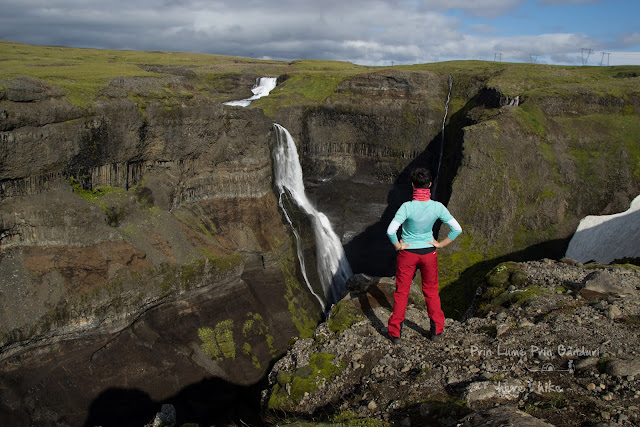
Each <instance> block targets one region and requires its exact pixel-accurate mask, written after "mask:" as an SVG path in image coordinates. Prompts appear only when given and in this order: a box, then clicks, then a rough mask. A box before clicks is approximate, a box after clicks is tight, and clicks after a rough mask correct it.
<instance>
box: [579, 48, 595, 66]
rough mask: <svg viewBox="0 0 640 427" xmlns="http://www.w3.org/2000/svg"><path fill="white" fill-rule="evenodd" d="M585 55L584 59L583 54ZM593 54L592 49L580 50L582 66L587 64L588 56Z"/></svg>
mask: <svg viewBox="0 0 640 427" xmlns="http://www.w3.org/2000/svg"><path fill="white" fill-rule="evenodd" d="M585 52H586V54H587V57H586V58H585V57H584V54H585ZM592 52H593V49H590V48H586V47H583V48H581V49H580V55H581V56H582V65H587V62H588V61H589V55H591V53H592Z"/></svg>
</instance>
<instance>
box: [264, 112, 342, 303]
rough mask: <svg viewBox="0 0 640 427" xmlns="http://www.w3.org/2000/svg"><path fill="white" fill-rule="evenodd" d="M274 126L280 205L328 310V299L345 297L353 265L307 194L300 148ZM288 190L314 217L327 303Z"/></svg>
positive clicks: (296, 202)
mask: <svg viewBox="0 0 640 427" xmlns="http://www.w3.org/2000/svg"><path fill="white" fill-rule="evenodd" d="M274 127H275V129H276V138H277V144H276V146H275V148H274V150H273V158H274V170H275V183H276V186H277V187H278V190H279V192H280V197H279V204H280V208H281V209H282V211H283V212H284V215H285V217H286V218H287V221H288V222H289V224H290V225H291V228H292V229H293V233H294V234H295V236H296V241H297V249H298V258H299V260H300V267H301V269H302V274H303V276H304V279H305V281H306V283H307V286H308V287H309V289H310V290H311V292H312V293H313V295H315V296H316V298H318V300H319V301H320V305H322V309H323V310H326V305H325V302H326V304H328V305H331V304H333V303H336V302H337V301H338V300H339V299H340V298H341V296H342V291H343V290H344V284H345V283H346V281H347V279H349V277H350V276H351V274H352V272H351V266H350V265H349V262H348V261H347V258H346V256H345V253H344V249H343V247H342V243H341V242H340V239H339V238H338V236H337V235H336V233H335V232H334V231H333V229H332V228H331V223H330V222H329V219H328V218H327V217H326V215H324V214H323V213H322V212H319V211H318V210H317V209H316V208H315V207H314V206H313V205H312V204H311V202H310V201H309V199H308V198H307V196H306V194H305V190H304V183H303V182H302V167H301V166H300V160H299V157H298V151H297V149H296V144H295V142H294V141H293V138H292V137H291V135H290V134H289V132H288V131H287V130H286V129H285V128H284V127H282V126H280V125H278V124H274ZM285 193H288V194H289V196H290V197H291V199H292V200H293V201H294V202H295V204H296V205H297V206H298V207H299V208H300V210H302V211H303V212H304V213H305V214H306V215H307V216H308V217H309V219H310V220H311V225H312V227H313V231H314V234H315V239H316V258H317V263H318V265H317V267H318V276H319V277H320V281H321V283H322V290H323V292H324V301H325V302H323V300H322V298H320V297H319V296H318V295H317V294H316V293H315V292H314V291H313V289H312V287H311V284H310V283H309V280H308V278H307V275H306V272H305V265H304V256H303V253H302V242H301V238H300V234H299V233H298V232H297V231H296V229H295V227H294V225H293V222H292V220H291V216H290V214H289V213H288V212H287V210H286V209H285V206H284V203H283V196H284V195H285Z"/></svg>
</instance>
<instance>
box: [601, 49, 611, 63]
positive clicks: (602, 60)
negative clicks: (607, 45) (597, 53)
mask: <svg viewBox="0 0 640 427" xmlns="http://www.w3.org/2000/svg"><path fill="white" fill-rule="evenodd" d="M605 55H607V67H608V66H609V55H611V52H602V59H600V66H601V67H602V65H603V63H604V56H605Z"/></svg>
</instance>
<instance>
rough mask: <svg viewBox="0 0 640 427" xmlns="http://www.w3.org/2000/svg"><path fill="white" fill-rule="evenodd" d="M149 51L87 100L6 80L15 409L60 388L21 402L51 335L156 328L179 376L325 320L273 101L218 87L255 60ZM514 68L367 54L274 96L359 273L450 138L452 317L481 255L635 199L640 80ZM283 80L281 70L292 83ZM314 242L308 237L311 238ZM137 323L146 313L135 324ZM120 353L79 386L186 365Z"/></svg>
mask: <svg viewBox="0 0 640 427" xmlns="http://www.w3.org/2000/svg"><path fill="white" fill-rule="evenodd" d="M161 68H162V67H161ZM154 70H155V71H156V72H158V73H164V75H165V76H164V77H153V78H151V77H144V78H142V77H140V78H138V77H136V78H133V77H129V78H115V79H113V80H111V82H110V83H109V84H108V85H107V86H105V87H104V88H103V89H102V90H101V92H100V93H99V96H98V98H97V99H96V101H95V102H94V103H93V105H92V106H91V107H90V108H88V109H82V108H79V107H77V106H75V105H73V104H72V103H71V102H70V101H69V100H68V98H66V97H64V96H63V92H62V91H61V90H59V89H57V88H55V87H52V86H50V85H47V84H45V83H43V82H41V81H39V80H34V79H30V78H16V79H12V80H9V81H7V80H3V81H2V82H1V83H2V84H1V85H0V144H1V147H0V148H1V150H0V190H1V193H0V196H1V201H0V251H1V252H0V271H1V272H2V274H1V275H0V277H1V279H0V292H2V295H3V300H2V304H1V305H0V317H1V319H0V324H1V325H2V328H3V330H2V334H3V335H2V345H3V351H2V358H3V360H5V361H6V362H7V366H8V368H7V369H9V370H7V371H6V372H11V375H13V376H12V377H11V378H14V379H15V378H19V377H20V376H21V375H23V373H24V372H26V371H29V370H31V371H33V375H30V376H27V377H25V380H24V381H23V382H22V383H20V384H19V386H18V388H13V389H14V390H18V391H17V392H16V394H15V395H12V397H11V398H6V399H5V400H3V402H4V408H20V409H17V410H16V412H13V414H14V415H15V414H17V413H20V414H22V415H20V416H25V417H27V418H28V419H32V420H44V419H45V418H47V417H48V416H49V415H50V414H49V415H47V414H46V413H45V412H46V411H45V412H38V411H41V410H42V408H43V407H45V406H46V405H49V406H55V405H59V404H61V403H60V401H57V400H56V399H53V400H50V401H47V402H48V403H47V404H46V405H45V406H37V405H36V407H37V408H39V409H37V410H36V409H33V408H32V406H33V405H32V406H29V405H28V404H27V403H28V402H27V400H29V399H32V398H35V397H38V398H40V397H39V396H42V395H43V394H42V393H41V392H40V391H41V390H46V392H47V393H49V391H52V390H53V387H54V385H55V384H56V381H58V380H60V381H63V380H64V378H66V377H65V375H66V374H65V372H67V370H68V369H70V366H71V365H64V369H62V370H60V371H59V372H58V371H57V372H58V373H59V375H58V374H56V375H58V376H56V375H53V376H51V377H47V376H46V375H43V374H42V372H44V371H48V370H50V369H51V366H53V365H52V364H54V365H55V364H57V363H58V362H56V361H55V357H53V356H50V355H44V353H43V352H46V351H45V349H51V348H58V347H56V346H59V348H61V349H62V350H64V351H63V352H65V354H67V352H68V351H75V350H73V349H74V348H77V347H78V346H80V347H81V346H82V345H83V344H84V343H86V344H87V346H88V347H90V348H91V349H92V350H91V353H92V354H93V352H94V351H98V350H99V349H100V348H103V347H105V348H107V347H109V345H110V344H109V343H111V342H119V341H118V340H120V339H125V338H126V337H129V338H131V337H133V338H131V339H133V340H134V341H136V342H138V343H141V345H142V347H144V348H146V349H153V348H154V345H155V344H154V343H156V342H159V341H158V340H160V341H162V342H165V344H166V346H165V347H161V349H158V351H160V352H166V353H167V357H166V358H165V359H163V360H165V361H166V362H167V363H166V364H163V366H165V365H166V366H172V365H171V363H173V362H172V360H174V359H172V357H170V356H168V355H169V354H171V353H172V352H176V351H177V352H178V353H179V354H180V355H182V356H184V357H185V358H186V359H185V360H187V359H188V360H189V362H188V363H186V364H184V365H181V367H180V369H177V368H176V372H179V373H180V374H179V376H183V377H184V378H189V380H188V381H198V379H202V378H205V377H207V376H211V375H213V376H218V377H219V378H224V379H226V380H228V381H232V382H235V383H242V384H247V383H250V382H252V381H256V380H257V379H258V378H260V376H261V374H262V373H264V372H265V369H266V365H267V364H268V361H269V360H271V358H272V357H274V354H277V353H278V352H279V351H281V350H282V349H284V347H285V346H286V344H287V342H286V341H287V340H288V337H290V336H293V335H302V336H305V335H308V334H310V333H311V331H312V330H313V329H312V327H313V326H314V325H315V322H316V321H317V320H318V318H319V310H318V307H317V306H316V304H314V301H313V300H312V299H311V298H309V294H308V292H307V291H306V290H304V289H303V288H302V286H300V281H301V280H300V277H299V272H298V271H297V269H298V267H297V265H298V264H297V261H296V260H295V257H294V252H293V246H292V242H291V240H290V235H289V232H288V230H287V228H286V227H285V225H284V223H283V221H282V218H281V214H280V212H279V211H278V208H277V201H276V200H275V197H274V194H273V191H272V188H271V185H272V184H271V176H272V172H271V171H272V165H271V155H270V146H271V143H272V138H273V136H272V134H271V120H270V119H269V118H267V117H266V116H265V115H264V114H263V113H262V112H261V111H260V109H259V106H260V103H259V102H256V103H255V104H256V106H257V107H258V108H255V107H251V108H247V109H243V108H229V107H223V106H222V104H221V103H220V102H218V100H214V99H212V98H211V97H210V96H208V94H210V93H211V91H213V90H215V89H216V87H217V88H220V87H221V85H222V86H229V87H230V89H229V88H226V89H225V90H228V91H229V93H231V92H233V93H237V94H238V96H235V97H237V98H242V97H243V96H240V92H241V89H240V86H243V87H245V86H250V85H251V84H252V83H253V81H254V80H255V75H250V76H249V75H231V74H229V75H226V74H225V75H224V76H223V77H221V79H219V80H218V83H216V85H217V86H216V85H213V86H212V87H206V88H205V89H202V90H195V89H194V88H195V84H196V83H198V80H197V79H198V77H197V76H195V75H194V74H192V73H191V72H190V70H187V69H185V68H184V67H173V68H172V67H169V68H166V67H165V68H162V69H154ZM449 74H451V76H452V77H453V85H452V87H451V106H450V110H449V114H448V116H447V119H446V122H445V126H444V133H442V131H443V129H442V125H443V120H444V118H445V116H444V114H445V110H444V105H445V100H446V99H447V96H448V94H449V81H450V80H449ZM507 74H508V73H507V71H500V70H497V69H496V70H491V71H490V72H486V71H482V72H480V71H479V72H477V73H476V72H475V71H471V72H468V71H464V70H460V69H457V68H455V67H453V68H452V69H451V70H446V69H445V70H442V69H441V70H438V72H435V71H425V70H418V69H416V70H410V71H407V70H405V71H401V70H386V71H375V72H369V73H364V74H360V75H356V76H351V77H345V78H343V79H342V82H341V83H339V84H338V85H337V86H336V88H335V90H334V91H333V92H332V93H331V95H330V96H328V97H327V98H325V99H324V100H323V101H322V102H321V103H319V104H313V105H303V106H296V107H284V106H283V107H282V108H279V109H277V113H276V114H275V116H274V118H275V119H276V121H277V122H279V123H281V124H283V125H284V126H285V127H287V129H289V131H290V132H291V133H292V135H293V136H294V138H295V139H296V141H297V143H298V146H299V152H300V153H302V155H301V160H302V164H303V169H304V172H305V179H306V182H305V184H306V186H307V191H308V193H309V194H310V198H311V199H312V200H313V201H314V202H315V203H316V204H317V205H318V207H319V208H320V210H321V211H323V212H325V213H326V214H327V216H328V217H329V218H330V219H331V221H332V223H333V224H334V229H336V231H337V232H338V234H339V235H340V236H341V238H342V241H343V243H344V244H345V249H346V253H347V257H348V258H349V261H350V262H351V265H352V267H353V270H354V271H355V272H364V273H370V274H374V275H378V276H382V275H392V274H393V266H394V259H395V258H394V257H395V252H394V251H393V249H392V248H391V247H390V245H389V244H388V242H387V240H386V236H385V229H386V226H387V225H388V223H389V221H390V220H391V217H392V215H393V214H394V213H395V210H396V209H397V207H398V206H399V205H400V204H401V203H402V202H404V201H406V200H409V199H410V197H411V193H410V185H409V181H408V179H407V175H408V172H409V171H410V170H411V169H412V168H414V167H416V166H424V167H429V168H431V169H432V170H435V168H437V164H438V159H439V158H440V155H441V154H442V165H441V169H440V174H439V177H438V189H437V191H435V195H434V196H435V197H436V198H437V199H438V200H440V201H442V202H444V203H446V204H447V205H448V206H449V208H450V210H451V212H452V213H453V214H454V215H455V216H456V217H457V218H458V219H459V220H460V222H461V224H462V226H463V229H464V234H463V235H462V236H461V237H460V239H459V240H458V241H457V242H456V243H455V244H454V245H452V246H451V247H450V248H448V249H447V250H445V251H442V256H441V258H440V262H441V271H440V273H441V282H442V284H443V285H444V288H445V289H443V301H444V303H445V309H446V311H447V315H448V316H451V317H457V316H460V315H461V314H462V313H463V312H464V310H465V309H466V308H467V307H468V305H469V302H470V298H467V297H472V296H473V295H474V291H475V286H477V283H478V282H477V278H478V277H479V276H483V275H484V274H485V272H486V271H488V269H489V268H490V266H492V265H495V264H496V263H497V262H499V261H501V260H504V259H508V258H513V259H527V258H537V257H540V256H555V255H558V254H560V253H562V252H563V251H564V249H563V248H564V247H566V242H567V238H568V237H569V236H570V235H571V233H572V232H573V230H574V229H575V226H576V225H577V222H578V220H579V218H580V217H581V216H584V215H587V214H596V213H597V214H602V213H613V212H615V211H616V210H618V209H621V210H624V209H626V207H627V206H628V204H629V201H630V200H631V199H632V198H633V197H635V195H637V193H638V192H639V191H640V184H639V183H640V173H639V172H638V164H639V156H638V150H637V137H636V136H635V135H638V134H640V120H639V119H638V118H639V111H640V110H639V107H638V99H640V97H639V96H638V93H637V89H635V90H634V89H628V88H629V87H631V88H632V87H633V85H632V83H633V82H631V83H629V84H627V83H624V82H623V83H624V85H623V84H622V83H620V82H622V81H623V80H624V79H622V80H616V81H615V83H616V84H618V85H619V86H620V85H622V86H624V87H625V88H627V89H628V90H626V91H624V92H616V91H607V90H604V91H603V90H602V88H600V87H595V86H594V87H591V86H589V84H587V83H584V84H583V86H584V88H582V86H581V89H579V90H577V89H575V84H574V86H571V88H569V89H567V88H566V87H565V85H560V86H558V87H551V89H549V85H547V86H545V87H544V88H543V89H544V90H546V92H545V91H544V90H542V89H540V87H542V86H540V87H538V86H536V85H537V83H535V84H534V83H528V82H526V80H522V81H521V80H513V79H510V80H508V81H507V83H509V84H506V83H505V81H504V75H507ZM501 78H503V80H500V79H501ZM612 79H613V78H612ZM631 79H633V78H631ZM513 81H516V83H515V84H512V83H513ZM612 81H613V80H612ZM221 82H222V83H221ZM287 82H288V80H286V79H284V78H282V79H279V84H281V88H280V90H283V91H286V85H287ZM517 82H520V83H517ZM625 82H626V81H625ZM298 84H299V82H298ZM625 85H626V86H625ZM616 87H617V86H616ZM245 89H246V87H245ZM242 90H244V89H242ZM277 92H278V91H277V90H276V95H277ZM549 94H551V95H552V96H550V95H549ZM276 95H274V96H276ZM516 97H517V99H518V103H517V105H509V104H512V103H513V104H515V102H512V101H514V100H515V99H516ZM613 164H615V167H611V165H613ZM301 223H304V219H301ZM306 234H307V235H309V233H306ZM304 250H305V253H306V254H308V255H310V256H311V257H313V256H314V247H313V242H312V241H307V242H306V243H305V247H304ZM461 296H462V297H461ZM200 300H203V301H204V300H206V301H210V302H208V303H206V304H205V303H204V302H203V303H202V305H200V302H199V301H200ZM257 315H259V317H257ZM167 318H169V319H175V324H171V328H169V326H167V325H168V323H167V320H166V319H167ZM152 319H155V320H152ZM158 319H161V320H158ZM259 319H261V320H259ZM141 324H145V325H148V324H153V325H155V326H153V327H152V328H151V331H149V330H147V326H144V327H143V328H142V329H141V330H144V333H142V332H141V333H140V334H138V332H136V331H135V330H136V328H138V327H140V326H139V325H141ZM174 326H175V330H174V329H173V327H174ZM275 331H278V334H276V333H275ZM114 334H116V335H114ZM156 334H157V335H156ZM114 337H115V338H114ZM120 337H122V338H120ZM157 337H161V338H157ZM230 337H231V338H230ZM269 337H270V338H269ZM129 338H127V339H129ZM123 342H124V341H123ZM122 345H123V346H125V344H122ZM126 345H128V344H126ZM74 346H75V347H74ZM27 347H29V348H32V349H34V350H30V351H27V352H25V349H26V348H27ZM142 347H141V348H140V351H139V352H138V351H134V352H133V353H132V354H131V355H129V356H128V357H130V358H131V360H136V361H137V362H136V363H139V364H140V366H142V365H146V364H148V363H150V358H149V357H147V356H148V355H147V356H145V355H143V353H144V351H146V350H144V351H143V350H142ZM111 348H113V349H117V348H119V347H118V346H114V347H111ZM62 350H61V351H62ZM47 351H48V350H47ZM107 353H108V352H106V353H104V352H103V354H107ZM152 353H153V351H152ZM83 354H84V353H83ZM117 354H118V352H117V351H115V350H114V352H113V353H112V354H111V356H109V357H108V358H107V359H105V360H112V358H116V357H117ZM163 354H164V353H163ZM203 354H204V356H203ZM182 356H180V357H182ZM205 356H206V357H205ZM163 357H164V356H163ZM74 360H75V359H74ZM83 360H85V361H86V360H92V359H91V358H85V359H83ZM154 363H155V362H154ZM163 363H164V362H163ZM107 365H108V364H105V366H104V367H103V368H104V369H103V370H101V371H100V374H99V375H98V377H99V378H100V379H99V380H96V385H95V387H94V388H91V390H89V389H83V388H82V387H80V389H79V390H78V391H77V394H78V395H83V393H86V396H85V398H84V399H86V400H83V402H85V403H86V404H88V400H90V398H89V396H92V397H95V396H96V393H97V392H98V390H105V389H107V388H109V387H117V388H124V389H127V388H128V387H132V384H136V383H137V381H138V380H140V381H141V382H142V383H144V386H142V388H141V391H142V392H143V393H148V394H153V393H152V390H154V389H155V388H158V390H162V392H161V393H160V392H159V393H156V394H153V396H152V397H149V396H147V397H149V399H154V400H156V401H159V400H163V399H165V398H166V396H170V395H171V393H173V392H175V391H176V390H177V389H178V388H179V387H182V386H184V385H185V384H186V383H185V382H182V383H181V382H180V381H177V382H175V383H172V384H173V385H172V386H168V385H167V384H166V383H163V382H162V381H163V380H162V381H161V380H160V379H158V378H155V377H153V378H152V377H150V376H149V375H148V374H147V373H144V372H143V371H136V373H135V374H133V373H130V374H129V375H130V376H129V377H127V378H130V381H131V382H128V381H129V380H127V381H124V382H123V381H111V380H110V379H109V378H111V377H112V376H113V372H115V371H110V370H109V368H108V367H107ZM56 366H62V365H56ZM166 366H165V367H166ZM238 367H241V369H239V368H238ZM251 367H253V368H251ZM82 369H84V368H78V372H85V371H83V370H82ZM87 369H88V368H87ZM158 369H159V368H158ZM163 369H164V368H163ZM167 369H173V368H167ZM156 372H159V373H161V372H164V373H166V372H168V371H163V370H162V369H159V370H158V371H156ZM98 377H96V378H98ZM11 381H14V380H11ZM16 381H17V380H16ZM80 383H81V381H80V380H78V382H77V383H76V384H80ZM34 384H35V385H36V386H37V387H36V389H32V388H29V387H31V386H33V385H34ZM47 384H49V385H48V386H47ZM159 384H164V385H162V386H159ZM47 387H49V388H47ZM92 387H93V386H92ZM30 390H31V391H30ZM33 390H35V391H34V392H33V393H32V391H33ZM138 391H140V390H138ZM29 393H32V394H29ZM16 396H17V397H16ZM7 399H8V400H7ZM85 403H83V404H85ZM68 404H69V402H67V406H66V407H67V408H69V407H70V406H69V405H68ZM25 408H27V409H25ZM29 408H31V409H29ZM25 414H27V415H25ZM58 415H59V416H60V417H61V418H63V419H66V418H65V417H68V416H69V415H68V413H66V412H65V413H64V414H58ZM54 418H55V417H54Z"/></svg>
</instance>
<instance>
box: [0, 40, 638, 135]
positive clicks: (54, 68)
mask: <svg viewBox="0 0 640 427" xmlns="http://www.w3.org/2000/svg"><path fill="white" fill-rule="evenodd" d="M0 60H1V62H0V64H1V67H0V80H11V79H13V78H15V77H17V76H30V77H35V78H37V79H40V80H42V81H44V82H47V83H49V84H51V85H53V86H56V87H59V88H61V89H62V90H63V91H64V92H65V93H66V95H67V97H68V98H69V100H70V101H71V102H73V103H74V104H75V105H78V106H80V107H83V108H89V107H90V106H91V105H92V104H93V102H94V101H95V99H96V97H97V96H98V94H99V92H100V90H101V89H103V88H104V87H105V86H106V85H107V84H108V82H109V80H111V79H112V78H115V77H148V78H161V77H164V76H168V75H170V74H171V72H172V71H173V72H175V69H176V67H181V71H185V70H186V71H189V72H191V73H193V75H192V77H190V78H189V79H190V80H191V81H190V85H191V87H190V88H189V89H185V88H178V89H176V92H175V93H173V92H172V91H171V89H169V88H165V89H166V90H168V91H169V92H167V96H169V97H171V98H174V97H180V98H183V99H186V100H188V99H191V98H192V97H193V96H194V94H195V93H199V94H201V95H204V96H207V97H210V98H212V99H216V100H226V99H224V96H225V95H224V94H221V93H220V92H221V91H222V92H224V91H226V90H229V89H232V88H233V83H232V79H230V78H231V77H233V76H235V75H237V74H240V73H249V74H254V75H262V76H283V75H286V76H288V79H286V80H285V81H284V82H283V83H281V84H280V85H278V87H276V89H275V90H274V91H273V92H272V94H271V95H270V96H269V97H266V98H262V99H260V100H258V101H256V102H255V103H254V104H253V105H255V106H257V107H260V108H263V109H264V111H265V113H266V114H267V115H269V116H271V117H273V116H274V115H275V113H276V112H277V111H278V109H280V108H282V107H292V106H315V105H319V104H321V103H322V102H323V101H324V100H325V99H327V98H328V97H329V96H331V95H332V94H334V93H335V89H336V87H337V86H338V85H339V84H340V82H342V81H343V80H344V79H346V78H348V77H351V76H353V75H356V74H361V73H362V74H364V73H372V72H376V71H382V70H386V69H396V70H406V71H412V72H427V71H430V72H434V73H437V74H440V75H449V74H450V75H453V77H454V87H453V94H452V95H453V99H452V111H455V110H456V109H457V108H461V106H462V105H463V104H462V102H463V101H462V100H463V99H465V97H466V96H469V94H470V93H471V92H472V91H473V90H472V89H473V88H474V87H477V86H478V85H477V83H478V82H482V83H484V84H486V85H488V86H490V87H495V88H496V89H498V90H500V91H502V92H503V93H504V94H506V95H508V96H511V97H513V96H515V95H523V96H525V98H530V99H536V98H538V99H540V98H544V97H549V96H565V95H567V94H569V95H570V94H577V95H584V94H596V95H598V96H617V97H621V98H623V99H626V98H627V97H628V96H629V94H631V93H637V91H638V89H637V79H635V78H633V77H632V76H634V75H639V74H640V67H634V66H623V67H571V66H552V65H541V64H516V63H496V62H490V61H449V62H439V63H430V64H418V65H407V66H397V67H393V68H390V67H365V66H359V65H355V64H352V63H349V62H340V61H323V60H297V61H292V62H284V61H272V60H256V59H251V58H242V57H232V56H222V55H212V54H201V53H188V52H161V51H153V52H143V51H124V50H100V49H79V48H67V47H59V46H30V45H25V44H21V43H15V42H8V41H0ZM627 76H628V77H627ZM2 86H6V84H3V83H2V82H0V87H2ZM0 90H1V89H0ZM524 105H526V104H523V106H524ZM629 107H630V106H627V107H626V109H625V110H624V111H626V112H627V113H628V114H634V111H633V108H629ZM533 119H535V117H534V118H533ZM534 125H535V126H534V127H536V130H537V131H539V128H537V125H536V124H535V123H534Z"/></svg>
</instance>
